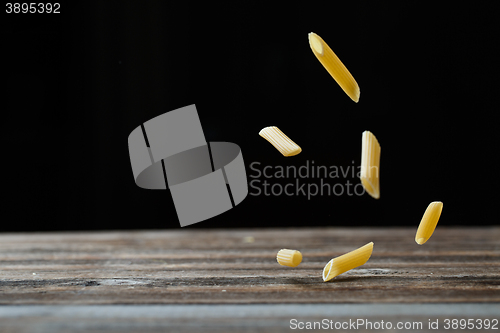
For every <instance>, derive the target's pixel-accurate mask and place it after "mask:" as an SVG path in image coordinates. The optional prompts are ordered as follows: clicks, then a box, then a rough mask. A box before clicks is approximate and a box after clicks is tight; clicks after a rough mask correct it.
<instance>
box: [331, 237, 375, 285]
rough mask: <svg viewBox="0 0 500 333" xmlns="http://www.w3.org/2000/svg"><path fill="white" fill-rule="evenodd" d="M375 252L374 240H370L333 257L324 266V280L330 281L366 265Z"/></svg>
mask: <svg viewBox="0 0 500 333" xmlns="http://www.w3.org/2000/svg"><path fill="white" fill-rule="evenodd" d="M372 252H373V242H370V243H368V244H366V245H364V246H362V247H360V248H359V249H357V250H354V251H351V252H349V253H346V254H343V255H341V256H340V257H337V258H333V259H332V260H330V261H329V262H328V264H326V266H325V268H323V281H325V282H326V281H329V280H331V279H333V278H334V277H336V276H337V275H340V274H342V273H345V272H347V271H349V270H351V269H353V268H356V267H359V266H361V265H364V264H365V263H366V262H367V261H368V259H370V256H371V255H372Z"/></svg>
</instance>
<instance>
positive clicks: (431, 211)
mask: <svg viewBox="0 0 500 333" xmlns="http://www.w3.org/2000/svg"><path fill="white" fill-rule="evenodd" d="M442 211H443V203H442V202H441V201H434V202H431V203H430V204H429V206H428V207H427V209H426V210H425V213H424V216H423V217H422V220H421V221H420V224H419V226H418V229H417V234H416V235H415V242H417V244H418V245H422V244H424V243H425V242H427V241H428V240H429V238H431V236H432V234H433V233H434V230H435V229H436V226H437V223H438V221H439V217H440V216H441V212H442Z"/></svg>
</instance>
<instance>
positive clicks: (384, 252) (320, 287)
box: [0, 227, 500, 304]
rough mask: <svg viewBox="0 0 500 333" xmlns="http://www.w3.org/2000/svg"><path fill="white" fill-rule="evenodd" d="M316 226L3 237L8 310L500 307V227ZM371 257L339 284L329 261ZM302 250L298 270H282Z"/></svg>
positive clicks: (0, 300)
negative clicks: (328, 271) (418, 235)
mask: <svg viewBox="0 0 500 333" xmlns="http://www.w3.org/2000/svg"><path fill="white" fill-rule="evenodd" d="M414 236H415V229H413V228H361V229H358V228H306V229H282V230H277V229H271V230H262V229H260V230H200V229H196V230H193V229H191V230H189V229H182V230H173V231H130V232H80V233H78V232H72V233H70V232H60V233H30V234H25V233H19V234H2V235H0V304H162V303H165V304H166V303H171V304H182V303H185V304H194V303H200V304H206V303H391V302H398V303H415V302H418V303H421V302H430V303H435V302H440V303H442V302H500V273H499V271H500V228H498V227H485V228H445V227H441V228H438V229H437V230H436V232H435V234H434V235H433V237H432V238H431V240H429V241H428V242H427V243H426V244H424V245H422V246H419V245H417V244H416V243H415V241H414ZM370 241H373V242H374V243H375V246H374V252H373V255H372V258H371V259H370V260H369V261H368V263H367V264H366V265H364V266H362V267H360V268H358V269H355V270H352V271H350V272H347V273H345V274H343V275H341V276H339V277H337V278H335V279H334V280H332V281H331V282H328V283H324V282H323V281H322V279H321V271H322V269H323V266H324V265H325V264H326V263H327V262H328V260H330V259H331V258H333V257H335V256H338V255H340V254H343V253H345V252H348V251H351V250H353V249H355V248H357V247H359V246H362V245H364V244H366V243H368V242H370ZM281 248H294V249H298V250H300V251H301V252H302V254H303V256H304V260H303V263H302V264H301V265H300V266H298V267H297V268H288V267H282V266H280V265H278V264H277V263H276V259H275V256H276V253H277V251H278V250H280V249H281Z"/></svg>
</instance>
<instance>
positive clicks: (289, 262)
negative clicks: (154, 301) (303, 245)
mask: <svg viewBox="0 0 500 333" xmlns="http://www.w3.org/2000/svg"><path fill="white" fill-rule="evenodd" d="M276 260H277V261H278V263H279V264H280V265H282V266H289V267H297V266H298V265H299V264H300V263H301V262H302V253H300V252H299V251H297V250H288V249H282V250H280V251H279V252H278V255H277V256H276Z"/></svg>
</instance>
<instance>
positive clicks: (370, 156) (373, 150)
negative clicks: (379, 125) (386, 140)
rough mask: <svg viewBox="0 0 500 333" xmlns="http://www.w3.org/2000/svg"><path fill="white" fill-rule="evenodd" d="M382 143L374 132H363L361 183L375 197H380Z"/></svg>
mask: <svg viewBox="0 0 500 333" xmlns="http://www.w3.org/2000/svg"><path fill="white" fill-rule="evenodd" d="M380 150H381V148H380V144H379V143H378V141H377V138H376V137H375V135H373V133H371V132H369V131H364V132H363V138H362V145H361V173H360V178H361V183H362V184H363V187H364V188H365V190H366V192H368V194H369V195H371V196H372V197H374V198H375V199H378V198H380V181H379V175H380V174H379V168H380Z"/></svg>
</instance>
